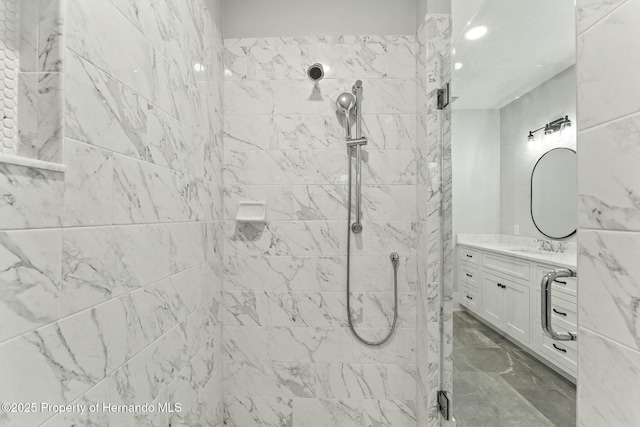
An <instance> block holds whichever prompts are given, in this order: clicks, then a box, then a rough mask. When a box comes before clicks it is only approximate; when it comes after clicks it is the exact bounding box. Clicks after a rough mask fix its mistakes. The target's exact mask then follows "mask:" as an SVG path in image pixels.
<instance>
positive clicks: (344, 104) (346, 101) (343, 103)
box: [336, 92, 357, 140]
mask: <svg viewBox="0 0 640 427" xmlns="http://www.w3.org/2000/svg"><path fill="white" fill-rule="evenodd" d="M356 104H357V100H356V97H355V96H354V95H353V94H351V93H349V92H343V93H342V94H340V96H338V99H337V100H336V105H337V106H338V109H340V111H342V112H343V113H344V117H345V119H346V121H347V140H349V139H351V111H352V110H353V109H354V108H355V107H356Z"/></svg>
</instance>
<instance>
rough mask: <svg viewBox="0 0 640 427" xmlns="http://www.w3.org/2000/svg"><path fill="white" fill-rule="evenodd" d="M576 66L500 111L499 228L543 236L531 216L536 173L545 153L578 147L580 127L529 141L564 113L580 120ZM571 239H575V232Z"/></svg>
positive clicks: (507, 231)
mask: <svg viewBox="0 0 640 427" xmlns="http://www.w3.org/2000/svg"><path fill="white" fill-rule="evenodd" d="M575 87H576V67H575V66H571V67H569V68H567V69H566V70H564V71H562V72H560V73H559V74H557V75H556V76H554V77H552V78H551V79H549V80H547V81H546V82H544V83H542V84H541V85H540V86H538V87H536V88H535V89H533V90H531V91H530V92H528V93H527V94H525V95H522V96H521V97H520V98H519V99H516V100H514V101H513V102H512V103H510V104H508V105H506V106H505V107H503V108H502V109H501V110H500V133H501V146H500V155H501V158H500V233H501V234H509V235H512V234H514V227H513V226H514V225H519V226H520V235H521V236H526V237H537V238H541V237H544V236H543V235H542V233H540V232H539V231H538V229H537V228H536V226H535V225H534V224H533V221H532V219H531V211H530V198H531V172H532V171H533V167H534V166H535V164H536V162H537V161H538V159H539V158H540V156H542V155H543V154H544V153H545V152H547V151H549V150H550V149H552V148H555V147H568V148H572V149H575V148H576V127H575V126H573V127H570V128H565V129H564V130H563V131H562V132H556V133H554V134H552V135H543V133H544V132H543V131H540V132H537V133H536V134H535V141H534V142H532V143H530V142H528V141H527V135H528V134H529V131H532V130H535V129H538V128H539V127H542V126H544V125H545V124H546V123H549V122H550V121H552V120H555V119H557V118H559V117H564V116H567V115H568V116H569V119H571V121H572V122H573V123H575V122H576V93H575ZM569 240H575V235H574V236H572V237H570V238H569Z"/></svg>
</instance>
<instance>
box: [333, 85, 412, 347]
mask: <svg viewBox="0 0 640 427" xmlns="http://www.w3.org/2000/svg"><path fill="white" fill-rule="evenodd" d="M336 106H337V107H338V110H339V111H341V112H343V113H344V115H345V118H346V122H347V123H346V124H347V138H346V139H347V153H348V160H349V190H348V193H349V196H348V201H347V322H348V324H349V329H351V332H352V333H353V335H354V336H355V337H356V338H357V339H358V340H359V341H360V342H362V343H363V344H366V345H370V346H380V345H382V344H384V343H386V342H387V341H389V340H390V339H391V336H393V333H394V332H395V330H396V327H397V325H398V266H399V264H400V257H399V256H398V254H397V253H395V252H393V253H392V254H391V255H390V256H389V259H390V261H391V265H392V266H393V296H394V304H393V322H392V323H391V328H390V330H389V332H388V333H387V335H386V336H385V337H384V338H382V339H381V340H379V341H369V340H366V339H364V338H362V337H361V336H360V334H358V332H357V331H356V329H355V327H354V326H353V319H352V318H351V233H353V234H360V233H362V222H361V213H360V210H361V209H360V207H361V205H362V146H363V145H367V138H366V137H364V136H362V81H360V80H358V81H356V83H355V84H354V85H353V87H352V88H351V93H349V92H344V93H342V94H340V96H338V99H337V100H336ZM354 110H355V113H356V137H355V138H352V137H351V112H352V111H354ZM354 151H355V155H356V156H355V157H356V159H355V160H356V161H355V167H356V183H355V188H356V201H355V208H356V213H355V220H354V222H353V224H351V225H350V226H349V223H350V222H351V207H352V206H351V205H352V203H351V202H352V199H351V187H352V185H351V184H352V179H351V178H352V169H353V167H352V165H351V158H352V156H353V153H354Z"/></svg>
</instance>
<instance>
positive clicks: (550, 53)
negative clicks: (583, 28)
mask: <svg viewBox="0 0 640 427" xmlns="http://www.w3.org/2000/svg"><path fill="white" fill-rule="evenodd" d="M574 9H575V5H574V0H453V3H452V14H453V40H454V49H455V51H454V52H455V53H454V54H453V56H452V62H454V63H455V62H460V63H462V64H463V66H462V68H461V69H460V70H457V71H455V70H454V71H453V79H452V92H453V96H454V97H458V99H457V100H456V101H455V102H454V103H453V108H454V109H495V108H502V107H504V106H505V105H507V104H509V103H510V102H512V101H513V100H514V99H515V98H516V97H519V96H521V95H523V94H525V93H527V92H529V91H530V90H531V89H533V88H535V87H536V86H538V85H539V84H541V83H543V82H544V81H546V80H548V79H549V78H551V77H553V76H554V75H556V74H558V73H559V72H560V71H562V70H564V69H565V68H567V67H569V66H570V65H572V64H574V63H575V10H574ZM476 25H485V26H486V27H487V28H488V32H487V35H485V36H484V37H482V38H481V39H478V40H474V41H469V40H466V39H465V38H464V36H463V35H464V32H465V31H466V30H468V29H469V28H472V27H475V26H476Z"/></svg>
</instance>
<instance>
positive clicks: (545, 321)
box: [540, 268, 578, 341]
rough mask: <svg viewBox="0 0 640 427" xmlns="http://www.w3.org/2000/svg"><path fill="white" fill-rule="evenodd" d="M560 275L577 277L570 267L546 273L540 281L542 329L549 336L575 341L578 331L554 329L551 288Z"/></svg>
mask: <svg viewBox="0 0 640 427" xmlns="http://www.w3.org/2000/svg"><path fill="white" fill-rule="evenodd" d="M558 277H576V272H575V271H573V270H569V269H564V268H563V269H559V270H553V271H552V272H550V273H548V274H546V275H545V276H544V277H543V278H542V281H541V282H540V287H541V291H542V292H541V293H540V294H541V295H540V296H541V297H542V305H541V306H542V307H541V309H542V313H541V316H540V321H541V322H542V330H543V331H544V333H545V334H546V335H547V336H548V337H549V338H553V339H554V340H558V341H575V340H577V339H578V333H577V332H556V331H554V330H553V325H552V324H551V316H552V311H551V288H552V283H553V282H554V281H555V280H556V278H558Z"/></svg>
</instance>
